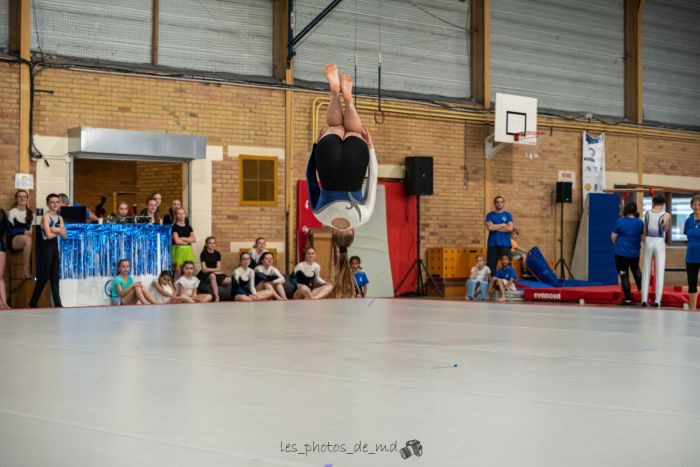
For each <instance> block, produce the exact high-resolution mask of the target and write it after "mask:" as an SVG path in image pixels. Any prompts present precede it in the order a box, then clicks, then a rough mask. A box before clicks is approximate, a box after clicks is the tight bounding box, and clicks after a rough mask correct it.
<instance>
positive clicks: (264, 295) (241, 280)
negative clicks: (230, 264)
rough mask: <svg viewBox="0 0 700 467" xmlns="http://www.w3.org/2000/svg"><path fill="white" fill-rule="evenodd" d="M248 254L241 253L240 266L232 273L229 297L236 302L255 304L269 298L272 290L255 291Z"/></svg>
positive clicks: (252, 271)
mask: <svg viewBox="0 0 700 467" xmlns="http://www.w3.org/2000/svg"><path fill="white" fill-rule="evenodd" d="M251 262H252V260H251V259H250V254H248V253H245V252H243V253H241V256H240V265H239V266H238V267H237V268H236V269H235V270H234V271H233V285H232V286H231V296H232V297H233V300H235V301H237V302H255V301H258V300H265V299H268V298H271V297H272V295H273V293H274V291H272V290H268V289H265V290H261V291H259V292H258V291H257V290H255V270H254V269H253V268H251V267H250V263H251Z"/></svg>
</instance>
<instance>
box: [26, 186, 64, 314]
mask: <svg viewBox="0 0 700 467" xmlns="http://www.w3.org/2000/svg"><path fill="white" fill-rule="evenodd" d="M46 204H47V206H48V208H49V212H47V213H46V214H44V216H43V217H42V218H41V237H42V239H43V240H42V242H41V243H40V244H39V252H38V253H39V270H38V271H37V278H36V283H35V284H34V293H32V298H31V300H29V307H30V308H36V307H37V303H38V302H39V297H40V296H41V292H43V291H44V286H45V285H46V282H48V281H50V282H51V297H52V298H53V306H55V307H61V306H63V305H61V295H60V294H59V291H58V280H59V272H60V266H61V259H60V256H59V250H58V237H61V238H63V239H65V238H66V226H65V225H64V224H63V218H62V217H61V216H60V215H59V214H58V210H59V209H60V207H61V199H60V198H59V197H58V195H57V194H54V193H51V194H50V195H49V196H47V197H46Z"/></svg>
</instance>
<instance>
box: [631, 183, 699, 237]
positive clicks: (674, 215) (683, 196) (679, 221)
mask: <svg viewBox="0 0 700 467" xmlns="http://www.w3.org/2000/svg"><path fill="white" fill-rule="evenodd" d="M662 194H663V195H664V197H665V198H666V212H670V213H671V237H670V238H667V239H666V243H667V244H669V245H684V244H685V243H686V242H687V241H688V238H687V237H686V236H685V235H683V223H684V222H685V220H686V219H687V218H688V216H689V215H690V214H692V212H693V210H692V209H691V208H690V200H691V198H692V197H693V195H692V194H690V193H668V192H667V193H662ZM649 209H651V196H650V195H649V194H645V195H644V200H643V201H642V214H643V213H645V212H647V211H648V210H649Z"/></svg>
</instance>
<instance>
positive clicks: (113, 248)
mask: <svg viewBox="0 0 700 467" xmlns="http://www.w3.org/2000/svg"><path fill="white" fill-rule="evenodd" d="M171 232H172V228H171V226H169V225H150V224H143V225H134V224H124V225H122V224H116V225H114V224H68V225H66V233H67V237H68V238H67V239H66V240H63V239H60V240H59V248H60V250H61V279H83V278H86V277H99V276H114V275H115V274H116V265H117V262H118V261H119V260H120V259H123V258H126V259H128V260H129V261H130V262H131V272H130V274H131V275H134V276H138V275H142V274H151V275H158V274H160V271H162V270H164V269H170V268H171V264H170V246H171V243H172V242H171V238H172V237H171V235H172V234H171Z"/></svg>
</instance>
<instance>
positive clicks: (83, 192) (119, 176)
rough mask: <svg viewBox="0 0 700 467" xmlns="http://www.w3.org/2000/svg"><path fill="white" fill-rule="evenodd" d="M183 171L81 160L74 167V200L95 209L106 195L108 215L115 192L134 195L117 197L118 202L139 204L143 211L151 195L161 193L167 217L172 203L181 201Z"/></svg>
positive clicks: (151, 164) (178, 166)
mask: <svg viewBox="0 0 700 467" xmlns="http://www.w3.org/2000/svg"><path fill="white" fill-rule="evenodd" d="M182 170H183V164H181V163H169V162H141V161H139V162H137V161H104V160H99V161H98V160H91V159H82V160H81V159H78V160H76V161H75V164H74V166H73V175H74V180H73V190H74V192H75V195H74V199H75V201H76V202H78V203H80V204H82V205H83V206H87V207H88V208H90V209H91V210H94V209H95V206H96V205H97V203H99V201H100V196H104V197H105V198H107V202H106V203H105V209H106V210H107V213H108V214H109V213H111V212H113V209H114V205H113V201H112V200H113V193H114V192H128V193H133V194H127V195H121V196H118V197H117V202H120V201H126V202H128V203H129V204H132V203H136V204H138V209H139V210H141V209H143V208H145V207H146V200H147V199H148V197H149V196H150V195H151V193H153V192H154V191H158V192H160V194H161V195H162V198H163V201H162V208H161V211H162V214H163V215H165V214H166V213H167V209H168V207H169V206H170V200H172V199H181V198H182V185H183V183H182Z"/></svg>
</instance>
